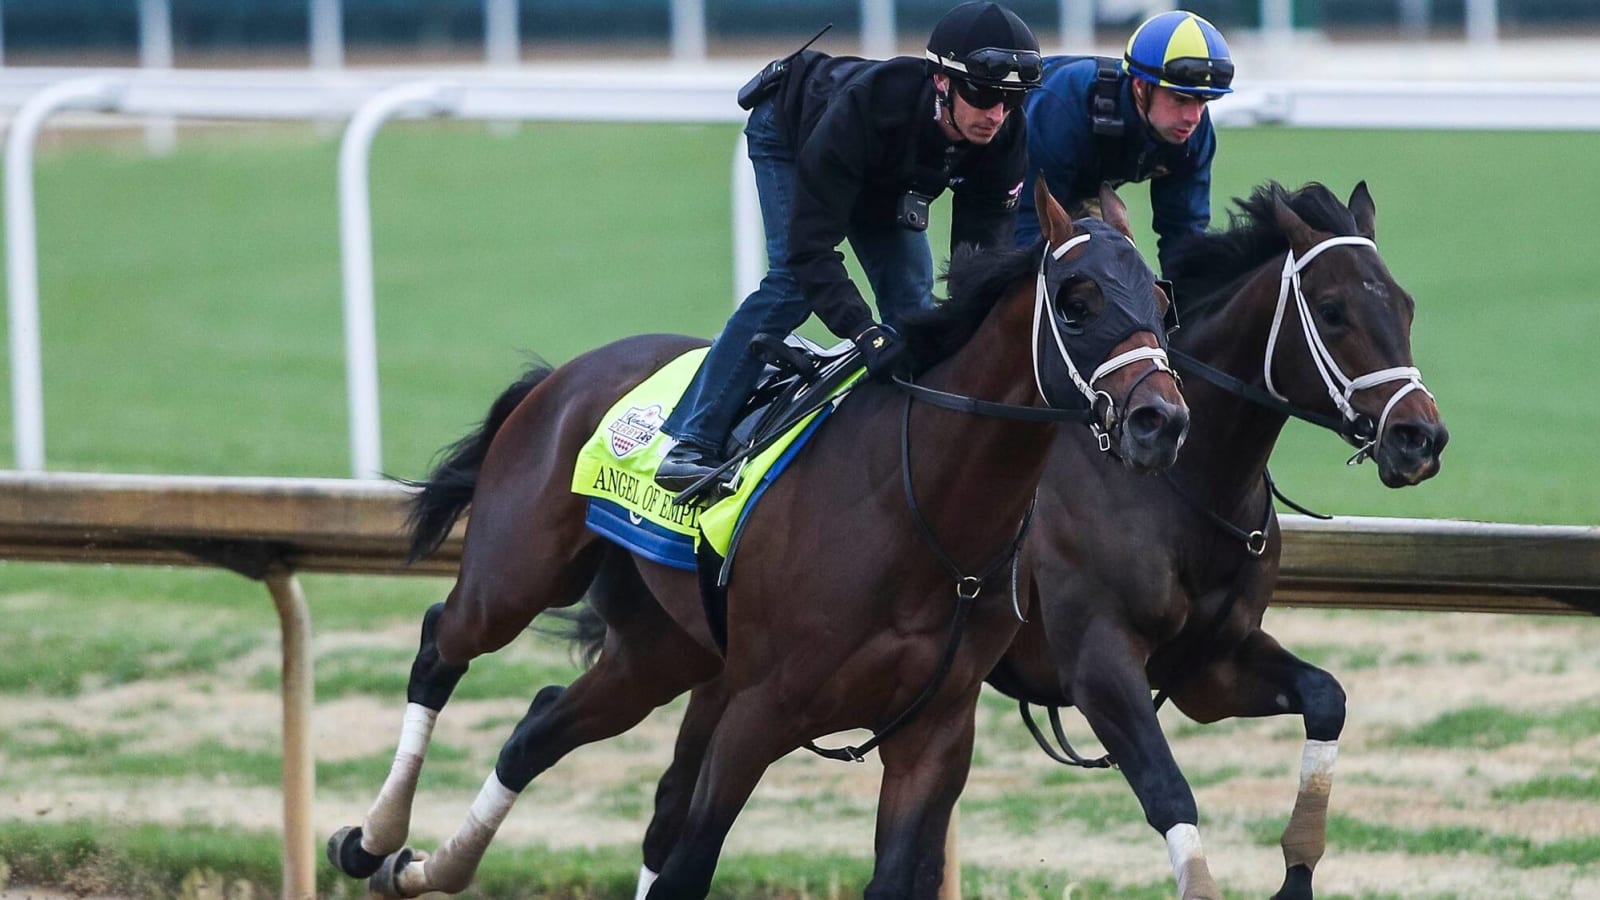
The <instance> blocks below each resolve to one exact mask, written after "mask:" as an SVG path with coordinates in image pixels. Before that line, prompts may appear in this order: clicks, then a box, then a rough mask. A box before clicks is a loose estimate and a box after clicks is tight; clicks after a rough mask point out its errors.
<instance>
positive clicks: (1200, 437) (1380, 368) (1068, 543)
mask: <svg viewBox="0 0 1600 900" xmlns="http://www.w3.org/2000/svg"><path fill="white" fill-rule="evenodd" d="M1238 206H1239V213H1238V214H1236V215H1235V216H1234V220H1233V223H1232V227H1231V228H1230V229H1228V230H1227V231H1224V232H1216V233H1211V234H1208V235H1205V236H1203V237H1199V238H1197V239H1195V240H1192V241H1191V242H1189V243H1188V244H1187V245H1186V246H1184V247H1183V248H1182V250H1181V253H1180V254H1179V255H1178V256H1177V258H1176V259H1175V261H1174V271H1173V273H1172V274H1174V275H1175V276H1176V278H1175V280H1176V287H1177V297H1178V298H1181V300H1180V305H1179V307H1180V308H1179V312H1180V313H1181V315H1182V318H1183V324H1182V327H1181V328H1180V329H1179V330H1178V331H1177V332H1176V333H1175V336H1174V347H1173V358H1174V359H1175V360H1176V361H1177V366H1178V369H1179V371H1180V373H1182V374H1185V375H1188V376H1189V378H1188V383H1187V385H1186V386H1185V397H1186V399H1188V400H1189V402H1190V403H1191V416H1192V428H1191V435H1190V436H1189V438H1188V439H1187V442H1186V444H1185V447H1184V451H1183V454H1182V456H1181V457H1180V459H1179V460H1178V461H1177V462H1176V464H1175V465H1174V466H1173V467H1172V468H1171V469H1169V470H1167V472H1166V473H1165V475H1166V477H1165V478H1150V477H1141V476H1140V475H1139V474H1137V473H1136V472H1134V471H1132V470H1130V469H1127V468H1125V467H1117V466H1110V465H1106V464H1105V462H1104V460H1102V459H1100V458H1099V456H1100V454H1099V452H1098V450H1097V449H1096V447H1095V445H1094V443H1093V441H1092V440H1085V436H1084V435H1083V434H1081V433H1078V432H1077V431H1075V430H1064V431H1062V432H1060V433H1058V434H1057V436H1056V439H1055V441H1054V444H1053V446H1052V448H1051V452H1050V457H1049V460H1048V462H1047V464H1046V469H1045V476H1044V478H1043V480H1042V481H1041V483H1040V486H1039V500H1038V507H1037V515H1038V517H1039V519H1038V522H1039V524H1038V526H1037V527H1035V528H1034V529H1033V530H1032V532H1031V533H1030V534H1029V536H1028V541H1027V545H1026V554H1025V559H1024V566H1025V568H1026V569H1027V572H1028V575H1029V580H1030V583H1031V591H1032V593H1033V595H1034V596H1033V598H1032V600H1033V602H1032V604H1031V605H1032V608H1033V609H1035V610H1038V614H1037V615H1033V616H1030V617H1029V619H1028V621H1027V622H1026V623H1025V624H1024V625H1023V626H1022V627H1021V629H1020V630H1019V631H1018V633H1017V635H1016V637H1015V639H1014V640H1013V643H1012V644H1011V646H1010V648H1008V650H1007V651H1006V654H1005V656H1004V657H1003V658H1002V659H1001V661H1000V662H999V664H998V665H997V666H996V667H995V669H994V670H993V671H992V672H991V673H990V675H989V677H988V681H989V683H990V684H991V685H993V686H994V687H996V688H997V689H999V690H1000V691H1001V692H1002V693H1005V694H1007V695H1009V696H1011V697H1012V698H1013V699H1017V700H1019V701H1022V703H1023V704H1024V706H1023V712H1024V715H1025V716H1026V715H1028V712H1027V707H1026V704H1038V705H1043V706H1047V707H1051V708H1052V715H1051V721H1052V724H1056V726H1057V727H1056V731H1057V734H1058V735H1059V734H1060V728H1059V723H1058V719H1057V718H1056V715H1055V713H1054V708H1055V707H1062V706H1072V705H1076V706H1077V707H1078V708H1079V709H1080V711H1082V713H1083V714H1084V716H1085V717H1086V718H1087V720H1088V722H1089V725H1090V727H1091V728H1092V729H1093V730H1094V733H1095V735H1096V736H1097V737H1098V738H1099V740H1100V741H1101V742H1102V744H1103V745H1104V746H1105V748H1106V750H1107V757H1106V758H1104V759H1102V760H1096V761H1083V760H1082V759H1081V757H1078V756H1077V755H1076V754H1075V753H1073V752H1072V751H1071V748H1070V745H1065V743H1064V740H1063V744H1064V747H1065V750H1066V754H1067V755H1066V756H1063V755H1062V754H1060V753H1057V752H1056V751H1054V750H1052V749H1051V748H1049V747H1048V746H1046V751H1047V752H1050V753H1051V754H1052V755H1054V756H1055V757H1056V758H1057V759H1058V760H1059V761H1061V762H1071V761H1074V760H1077V761H1079V764H1085V763H1087V764H1088V765H1091V766H1094V765H1099V766H1105V765H1110V764H1112V763H1113V762H1114V764H1115V765H1116V766H1117V768H1119V769H1120V770H1121V772H1122V774H1123V775H1124V776H1125V777H1126V778H1127V779H1128V783H1129V785H1130V786H1132V788H1133V790H1134V793H1135V794H1136V795H1137V796H1138V798H1139V801H1140V803H1141V804H1142V805H1143V807H1144V811H1145V816H1146V819H1147V820H1148V822H1149V823H1150V825H1151V826H1152V827H1153V828H1155V830H1156V831H1157V832H1158V833H1160V834H1162V835H1163V836H1164V837H1165V838H1166V840H1167V844H1168V849H1169V855H1170V859H1171V862H1172V865H1173V872H1174V877H1175V879H1176V881H1177V888H1178V893H1179V895H1180V896H1181V897H1182V898H1184V900H1198V898H1220V897H1221V896H1222V894H1221V893H1220V892H1219V891H1218V889H1217V886H1216V884H1215V883H1214V881H1213V880H1212V878H1211V875H1210V872H1209V869H1208V867H1207V865H1206V862H1205V857H1204V855H1203V853H1202V852H1201V845H1200V840H1199V831H1198V828H1197V827H1196V824H1197V818H1198V814H1197V808H1196V804H1195V800H1194V795H1193V792H1192V791H1191V790H1190V788H1189V786H1188V783H1187V781H1185V779H1184V777H1183V773H1182V772H1181V771H1180V770H1179V768H1178V765H1177V763H1176V761H1175V760H1174V759H1173V757H1172V753H1171V750H1170V748H1169V747H1168V744H1167V742H1166V738H1165V736H1164V735H1163V734H1162V732H1161V727H1160V723H1159V721H1158V720H1157V718H1156V711H1157V703H1152V702H1151V698H1150V691H1151V689H1152V688H1157V689H1160V690H1162V691H1163V694H1162V695H1160V696H1170V698H1171V699H1172V701H1173V702H1174V703H1175V704H1176V705H1177V707H1178V708H1179V709H1180V710H1182V711H1183V712H1184V713H1185V714H1187V715H1188V716H1190V717H1191V718H1194V719H1195V720H1197V721H1200V722H1214V721H1217V720H1219V719H1224V718H1229V717H1235V716H1271V715H1283V714H1291V713H1298V714H1299V715H1301V716H1302V717H1303V719H1304V722H1305V730H1306V744H1305V749H1304V753H1303V759H1302V763H1301V775H1300V789H1299V795H1298V798H1297V800H1296V803H1295V807H1294V811H1293V813H1292V815H1291V818H1290V821H1289V824H1288V826H1287V828H1286V829H1285V830H1284V834H1283V838H1282V846H1283V853H1284V860H1285V868H1286V873H1285V877H1284V882H1283V885H1282V887H1281V888H1280V889H1279V891H1278V894H1277V897H1279V898H1284V900H1302V898H1310V897H1311V896H1312V889H1311V883H1312V882H1311V876H1312V870H1313V868H1314V867H1315V865H1316V863H1317V861H1318V859H1320V858H1321V856H1322V853H1323V850H1324V844H1325V834H1326V817H1327V801H1328V794H1329V791H1330V790H1331V787H1332V772H1333V762H1334V758H1335V756H1336V753H1337V747H1338V738H1339V734H1340V731H1341V730H1342V728H1343V723H1344V715H1345V705H1344V702H1345V698H1344V692H1343V689H1342V688H1341V687H1340V686H1339V683H1338V681H1337V680H1336V679H1335V678H1334V677H1333V676H1332V675H1330V674H1329V673H1328V672H1326V671H1323V670H1322V669H1319V668H1317V667H1316V666H1313V665H1311V664H1310V663H1307V662H1305V661H1304V660H1301V659H1299V658H1298V657H1296V656H1295V655H1294V654H1292V653H1290V652H1289V651H1288V650H1285V649H1284V648H1283V647H1281V646H1280V645H1279V644H1278V642H1277V641H1275V640H1274V639H1273V638H1272V637H1271V635H1269V634H1268V633H1267V632H1266V631H1264V630H1263V629H1262V627H1261V624H1262V617H1263V614H1264V612H1265V610H1266V607H1267V604H1268V602H1269V601H1270V600H1271V597H1272V589H1273V585H1274V582H1275V581H1276V578H1277V573H1278V562H1279V555H1280V553H1281V549H1282V545H1281V535H1280V532H1279V530H1278V527H1277V518H1276V513H1275V512H1274V510H1273V505H1272V488H1271V483H1270V481H1269V480H1268V476H1267V460H1268V458H1269V457H1270V456H1271V452H1272V448H1273V445H1274V443H1275V442H1276V440H1277V437H1278V434H1279V433H1280V431H1281V430H1282V428H1283V426H1284V424H1285V423H1286V421H1287V419H1288V417H1289V416H1291V415H1294V416H1299V417H1301V418H1304V419H1308V420H1310V421H1312V422H1314V423H1316V424H1319V425H1322V426H1324V427H1327V428H1330V429H1332V430H1335V431H1337V432H1339V433H1340V434H1341V435H1343V436H1345V437H1346V438H1347V439H1348V440H1351V441H1352V442H1354V443H1356V444H1357V446H1358V453H1357V458H1361V457H1371V458H1373V459H1375V460H1376V462H1377V468H1378V474H1379V477H1380V479H1381V480H1382V482H1383V483H1384V484H1385V485H1388V486H1390V487H1400V486H1404V485H1411V484H1416V483H1418V482H1421V481H1423V480H1425V479H1427V478H1430V477H1432V476H1433V475H1434V474H1435V473H1437V472H1438V470H1439V453H1440V451H1442V450H1443V448H1444V445H1445V442H1446V441H1447V440H1448V439H1449V435H1448V432H1447V431H1446V429H1445V427H1444V424H1443V422H1442V421H1441V419H1440V416H1439V411H1438V408H1437V406H1436V405H1435V404H1434V400H1433V397H1432V395H1431V394H1430V393H1428V391H1427V390H1426V389H1425V388H1423V387H1422V383H1421V375H1420V373H1419V372H1418V370H1417V369H1416V368H1415V367H1414V365H1413V363H1412V358H1411V350H1410V328H1411V319H1412V312H1413V301H1412V298H1411V296H1410V295H1409V294H1407V293H1406V291H1405V290H1404V289H1402V288H1401V287H1400V286H1399V285H1398V284H1397V283H1396V282H1395V280H1394V277H1393V275H1392V274H1391V273H1390V272H1389V270H1388V268H1387V267H1386V266H1385V264H1384V262H1383V259H1382V258H1381V257H1380V256H1379V255H1378V253H1377V248H1376V245H1375V244H1374V243H1373V235H1374V217H1375V206H1374V204H1373V201H1372V197H1371V194H1370V192H1369V191H1368V190H1367V187H1366V184H1365V182H1363V183H1361V184H1358V185H1357V186H1356V188H1355V190H1354V191H1353V193H1352V194H1351V197H1350V200H1349V203H1348V205H1345V204H1341V203H1340V202H1339V201H1338V199H1337V198H1336V197H1334V195H1333V194H1332V193H1330V192H1329V191H1328V190H1327V188H1326V187H1324V186H1323V185H1320V184H1315V183H1313V184H1309V185H1307V186H1305V187H1303V188H1301V189H1300V190H1298V191H1296V192H1294V193H1293V194H1292V195H1291V194H1288V193H1286V192H1285V191H1283V189H1282V188H1281V187H1280V186H1279V185H1277V184H1275V183H1268V184H1266V185H1264V186H1262V187H1260V188H1258V189H1257V190H1256V191H1255V192H1254V193H1253V194H1252V196H1251V197H1250V198H1249V199H1247V200H1242V201H1238ZM1313 263H1314V264H1313ZM1294 334H1298V335H1299V337H1300V340H1298V341H1297V340H1294V339H1293V338H1292V337H1291V335H1294ZM1346 371H1353V372H1358V373H1364V374H1361V375H1358V376H1357V377H1355V378H1351V377H1348V376H1346V375H1345V374H1344V373H1345V372H1346ZM725 699H726V698H725V696H724V695H723V692H722V691H721V689H720V687H719V685H718V683H717V682H716V681H712V682H708V683H706V684H703V685H701V686H699V687H697V688H696V689H695V691H694V693H693V694H691V697H690V703H689V707H688V710H687V711H686V712H685V716H684V720H683V723H682V725H681V727H680V730H679V737H678V742H677V745H676V747H675V750H674V758H673V762H672V765H671V767H670V768H669V770H668V771H667V773H666V774H665V775H664V776H663V777H662V779H661V782H660V784H659V785H658V788H657V792H656V806H655V814H654V816H653V818H652V819H651V822H650V826H649V828H648V829H647V831H646V836H645V841H644V846H643V856H644V871H643V872H642V874H641V884H648V882H649V880H650V878H651V877H652V873H653V872H655V871H657V866H659V865H660V864H661V862H662V861H663V860H664V859H666V857H667V854H668V853H669V852H670V850H671V848H672V846H673V844H674V842H675V841H676V840H677V835H678V832H679V829H680V827H681V825H680V823H681V822H682V819H683V815H684V811H685V803H686V799H687V796H688V792H689V790H690V789H691V788H692V785H693V781H694V778H695V776H696V772H697V771H699V770H700V758H701V756H702V754H703V752H704V746H705V741H706V736H707V735H708V734H709V733H710V730H711V729H712V728H713V727H714V725H715V722H716V720H717V718H718V716H719V715H720V714H721V712H720V710H721V705H722V704H723V703H724V702H725ZM1157 702H1158V703H1159V702H1160V701H1159V700H1158V701H1157ZM1028 724H1029V727H1030V729H1032V730H1034V732H1035V736H1036V737H1039V738H1040V742H1041V745H1043V744H1044V741H1043V737H1042V735H1040V734H1039V732H1038V730H1037V729H1036V728H1035V727H1034V725H1033V722H1032V720H1031V718H1029V719H1028ZM1068 756H1070V757H1071V759H1068V758H1067V757H1068ZM940 839H941V840H942V837H941V838H940Z"/></svg>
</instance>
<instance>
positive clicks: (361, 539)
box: [0, 471, 1600, 898]
mask: <svg viewBox="0 0 1600 900" xmlns="http://www.w3.org/2000/svg"><path fill="white" fill-rule="evenodd" d="M406 498H407V492H406V490H405V489H404V488H402V487H401V486H399V485H396V484H392V483H389V482H378V481H347V480H335V479H308V478H300V479H283V478H211V477H194V476H166V475H100V474H88V473H60V474H33V473H20V472H5V471H0V559H10V560H35V561H51V562H92V563H129V564H133V563H138V564H156V565H207V566H223V567H226V568H229V569H232V570H234V571H236V572H239V573H240V574H243V575H246V576H248V577H251V578H254V579H257V580H260V581H262V582H263V583H265V584H266V585H267V587H268V589H269V590H270V591H271V593H272V597H273V601H274V603H275V605H276V606H277V609H278V613H279V620H280V625H281V628H282V632H283V675H284V677H283V700H284V713H283V716H284V723H283V734H284V896H285V897H295V898H300V897H311V896H313V895H314V894H315V891H316V876H315V849H316V843H315V836H314V835H313V834H312V830H311V829H312V824H311V819H310V808H311V795H312V792H313V790H314V769H313V756H312V753H311V747H310V739H309V735H310V730H309V727H308V723H309V719H310V714H311V705H312V690H311V689H312V677H311V671H312V670H311V653H310V638H311V622H310V615H309V613H308V612H307V610H306V605H305V599H304V596H303V595H302V594H301V591H300V586H299V583H298V581H297V580H296V579H295V577H294V575H295V573H296V572H301V571H306V572H344V573H365V574H378V575H450V574H453V573H454V572H455V569H456V566H457V565H458V563H459V562H460V558H461V532H460V529H457V531H456V532H455V533H454V534H453V535H452V536H451V537H450V539H449V540H447V541H446V542H445V544H444V546H443V547H441V548H440V550H439V552H438V553H437V554H435V555H434V557H433V558H432V559H429V560H427V561H425V562H422V563H419V564H417V565H414V566H410V567H407V566H405V565H403V564H402V560H403V559H404V556H405V551H406V537H405V502H406ZM1282 522H1283V530H1284V541H1283V545H1284V550H1283V563H1282V568H1281V571H1280V574H1279V579H1278V593H1277V596H1276V597H1275V600H1274V602H1275V603H1279V604H1282V605H1286V606H1306V607H1331V608H1345V609H1402V610H1438V611H1448V612H1492V613H1539V614H1585V613H1587V614H1600V527H1578V526H1571V527H1569V526H1544V525H1503V524H1495V523H1487V522H1457V521H1437V520H1426V519H1375V518H1340V519H1334V520H1332V521H1326V522H1324V521H1318V520H1315V519H1309V518H1306V517H1303V516H1284V517H1283V518H1282Z"/></svg>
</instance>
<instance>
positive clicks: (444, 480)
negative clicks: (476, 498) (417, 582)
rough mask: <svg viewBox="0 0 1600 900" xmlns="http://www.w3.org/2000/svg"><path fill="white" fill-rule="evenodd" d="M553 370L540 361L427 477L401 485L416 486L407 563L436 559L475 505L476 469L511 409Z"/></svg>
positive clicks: (408, 516)
mask: <svg viewBox="0 0 1600 900" xmlns="http://www.w3.org/2000/svg"><path fill="white" fill-rule="evenodd" d="M552 371H554V369H552V368H551V367H550V366H548V365H545V364H544V363H542V362H540V363H536V364H535V365H534V366H533V367H532V368H530V369H529V370H528V371H527V372H525V373H523V375H522V377H521V378H519V379H517V380H516V382H514V383H513V384H512V385H511V386H510V387H508V388H506V389H505V390H504V391H503V392H501V394H500V396H499V397H497V398H496V399H495V401H494V404H493V405H491V406H490V407H489V414H488V415H487V416H485V417H484V419H483V424H482V425H480V426H478V428H477V429H476V430H475V431H472V432H471V433H469V434H467V435H466V436H465V437H463V438H461V440H459V441H456V442H455V443H454V444H451V445H450V446H448V447H446V448H445V449H444V450H442V451H441V452H440V454H439V455H440V460H439V462H438V464H437V465H435V466H434V467H433V472H432V473H431V474H430V475H429V476H428V477H427V478H426V479H424V480H422V481H404V482H403V483H404V484H406V485H407V486H409V487H413V488H418V491H417V493H416V494H415V495H414V496H413V497H412V498H411V504H410V509H409V510H408V511H407V513H406V526H407V528H409V529H410V531H411V550H410V553H409V554H407V557H406V561H407V562H408V563H414V562H417V561H418V560H423V559H427V558H428V557H429V556H432V555H433V552H434V551H435V550H438V549H439V545H440V544H443V543H444V539H445V538H446V537H449V536H450V529H451V528H452V527H453V526H454V525H455V524H456V520H457V519H459V518H461V514H462V513H463V512H465V511H466V509H467V506H468V505H469V504H470V503H471V502H472V491H473V488H474V487H476V486H477V483H478V470H479V468H481V467H482V466H483V459H484V457H485V456H487V455H488V453H489V444H490V443H491V442H492V441H493V440H494V436H495V433H496V432H498V431H499V430H500V426H501V425H504V424H505V421H506V419H507V418H509V417H510V416H511V411H512V410H514V409H516V408H517V405H518V404H520V403H521V402H522V401H523V399H524V398H526V397H527V396H528V394H529V393H531V392H532V391H533V389H534V388H536V387H538V386H539V384H540V383H541V382H543V381H544V380H545V379H546V378H548V377H550V373H551V372H552Z"/></svg>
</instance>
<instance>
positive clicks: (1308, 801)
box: [1282, 741, 1339, 870]
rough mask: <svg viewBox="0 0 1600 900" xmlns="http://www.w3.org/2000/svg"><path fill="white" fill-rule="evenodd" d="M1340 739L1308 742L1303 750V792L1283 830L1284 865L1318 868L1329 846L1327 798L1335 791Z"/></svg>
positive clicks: (1288, 866)
mask: <svg viewBox="0 0 1600 900" xmlns="http://www.w3.org/2000/svg"><path fill="white" fill-rule="evenodd" d="M1338 756H1339V742H1338V741H1306V745H1305V749H1304V750H1302V751H1301V753H1300V795H1299V796H1297V797H1295V800H1294V812H1293V813H1291V814H1290V815H1289V824H1288V825H1286V826H1284V829H1283V841H1282V843H1283V864H1284V866H1285V867H1286V868H1293V867H1295V866H1305V867H1306V868H1308V869H1312V870H1315V869H1316V867H1317V861H1318V860H1320V859H1322V853H1323V851H1324V850H1325V849H1327V840H1328V797H1329V795H1330V794H1331V793H1332V792H1333V763H1334V760H1335V759H1337V758H1338Z"/></svg>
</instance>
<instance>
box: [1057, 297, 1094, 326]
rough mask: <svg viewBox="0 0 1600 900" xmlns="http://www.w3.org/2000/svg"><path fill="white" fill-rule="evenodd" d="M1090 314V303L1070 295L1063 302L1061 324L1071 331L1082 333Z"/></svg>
mask: <svg viewBox="0 0 1600 900" xmlns="http://www.w3.org/2000/svg"><path fill="white" fill-rule="evenodd" d="M1090 315H1092V313H1091V311H1090V309H1089V304H1087V303H1085V302H1083V301H1082V300H1079V299H1077V298H1073V297H1069V298H1067V301H1066V302H1065V303H1063V304H1061V324H1062V325H1063V326H1065V327H1066V329H1067V331H1068V332H1069V333H1072V334H1082V333H1083V329H1084V326H1086V325H1087V324H1088V322H1089V316H1090Z"/></svg>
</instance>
